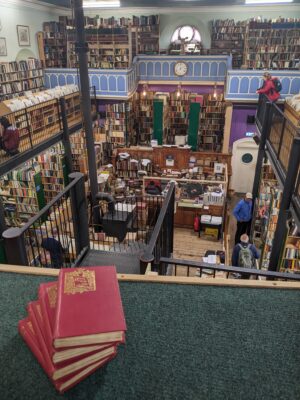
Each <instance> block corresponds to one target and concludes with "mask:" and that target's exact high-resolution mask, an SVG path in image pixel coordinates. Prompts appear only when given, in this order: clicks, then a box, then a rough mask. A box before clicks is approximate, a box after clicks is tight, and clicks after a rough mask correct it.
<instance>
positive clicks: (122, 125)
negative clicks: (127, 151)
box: [105, 100, 134, 146]
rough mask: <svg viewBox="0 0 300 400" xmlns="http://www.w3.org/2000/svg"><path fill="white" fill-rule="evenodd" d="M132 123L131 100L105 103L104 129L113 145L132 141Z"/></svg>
mask: <svg viewBox="0 0 300 400" xmlns="http://www.w3.org/2000/svg"><path fill="white" fill-rule="evenodd" d="M133 124H134V108H133V101H132V100H129V101H127V102H123V103H116V104H107V105H106V121H105V131H106V134H107V137H108V138H109V141H110V142H111V143H112V144H113V146H125V145H126V144H129V143H132V141H133V138H132V135H133Z"/></svg>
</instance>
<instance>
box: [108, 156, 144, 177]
mask: <svg viewBox="0 0 300 400" xmlns="http://www.w3.org/2000/svg"><path fill="white" fill-rule="evenodd" d="M138 171H145V172H147V175H151V174H152V162H149V163H147V164H146V163H145V162H143V161H142V160H136V159H135V158H132V157H128V158H127V159H125V160H124V159H121V158H120V157H117V160H116V164H115V174H116V177H117V178H121V179H124V180H134V179H138V180H140V181H141V182H142V181H143V178H142V177H140V176H139V174H138Z"/></svg>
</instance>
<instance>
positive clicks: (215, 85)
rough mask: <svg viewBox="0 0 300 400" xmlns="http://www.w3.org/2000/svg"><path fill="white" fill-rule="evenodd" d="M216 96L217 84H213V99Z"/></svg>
mask: <svg viewBox="0 0 300 400" xmlns="http://www.w3.org/2000/svg"><path fill="white" fill-rule="evenodd" d="M217 95H218V92H217V82H215V84H214V92H213V97H214V99H216V98H217Z"/></svg>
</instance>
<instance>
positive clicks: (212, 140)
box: [198, 94, 225, 152]
mask: <svg viewBox="0 0 300 400" xmlns="http://www.w3.org/2000/svg"><path fill="white" fill-rule="evenodd" d="M224 124H225V101H224V96H223V94H208V95H205V96H204V98H203V105H202V107H201V112H200V122H199V131H198V148H199V150H200V151H217V152H220V151H222V144H223V135H224Z"/></svg>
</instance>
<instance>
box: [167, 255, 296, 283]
mask: <svg viewBox="0 0 300 400" xmlns="http://www.w3.org/2000/svg"><path fill="white" fill-rule="evenodd" d="M170 267H171V268H170ZM167 270H168V271H170V270H172V273H173V274H174V275H175V276H178V274H179V275H180V276H187V277H188V276H195V275H196V276H199V277H200V278H201V277H207V278H223V279H229V278H231V279H232V278H235V277H236V278H242V279H243V278H246V279H249V278H250V277H251V278H253V279H256V280H257V279H262V278H263V279H268V280H283V281H300V274H289V273H281V272H272V271H264V270H260V269H254V268H251V269H247V268H238V267H232V266H227V265H216V264H208V263H204V262H198V261H192V260H181V259H180V260H179V259H173V258H167V257H162V258H161V259H160V263H159V275H165V274H166V272H167Z"/></svg>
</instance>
